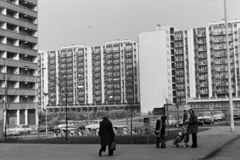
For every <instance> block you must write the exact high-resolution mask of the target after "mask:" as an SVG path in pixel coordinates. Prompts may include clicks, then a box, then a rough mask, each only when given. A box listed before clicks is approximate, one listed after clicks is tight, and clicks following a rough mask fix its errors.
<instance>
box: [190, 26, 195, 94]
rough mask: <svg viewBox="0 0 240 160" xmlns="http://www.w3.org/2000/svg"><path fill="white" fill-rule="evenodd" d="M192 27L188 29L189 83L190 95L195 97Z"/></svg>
mask: <svg viewBox="0 0 240 160" xmlns="http://www.w3.org/2000/svg"><path fill="white" fill-rule="evenodd" d="M193 35H194V34H193V29H190V30H188V60H189V85H190V97H196V81H195V79H196V75H195V65H194V64H195V60H194V54H195V53H194V36H193Z"/></svg>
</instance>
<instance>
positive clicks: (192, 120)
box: [186, 109, 198, 148]
mask: <svg viewBox="0 0 240 160" xmlns="http://www.w3.org/2000/svg"><path fill="white" fill-rule="evenodd" d="M188 113H189V114H190V117H189V119H188V120H186V122H187V123H188V133H189V134H192V146H191V147H192V148H197V132H198V119H197V116H196V115H195V114H194V111H193V109H189V110H188Z"/></svg>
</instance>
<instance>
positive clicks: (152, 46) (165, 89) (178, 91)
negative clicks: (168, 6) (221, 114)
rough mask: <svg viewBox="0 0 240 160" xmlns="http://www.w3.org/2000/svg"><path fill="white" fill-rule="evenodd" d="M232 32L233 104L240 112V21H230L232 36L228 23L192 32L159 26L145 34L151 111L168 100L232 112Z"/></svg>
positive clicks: (145, 103) (144, 87) (145, 89)
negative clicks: (230, 83) (230, 105)
mask: <svg viewBox="0 0 240 160" xmlns="http://www.w3.org/2000/svg"><path fill="white" fill-rule="evenodd" d="M160 34H162V35H160ZM226 34H228V43H229V53H230V64H231V67H230V70H231V81H232V92H233V93H232V95H233V104H234V107H235V108H236V107H238V108H239V107H240V95H239V94H240V88H239V82H240V81H239V80H240V75H239V48H240V46H239V45H240V39H239V36H240V20H233V21H229V22H228V33H226V32H225V24H224V21H221V22H213V23H209V24H208V26H207V27H201V28H193V29H190V30H180V29H177V28H175V27H174V26H161V27H159V26H158V30H157V31H152V32H145V33H140V34H139V57H140V62H139V63H140V86H141V102H140V104H141V108H146V110H145V111H147V109H149V110H151V109H152V108H155V107H157V106H158V107H161V106H163V105H164V104H165V103H167V102H166V99H168V100H169V102H171V103H173V104H175V105H177V106H181V105H183V104H190V105H191V106H192V107H193V108H201V109H202V108H204V109H213V108H214V109H216V108H217V109H224V108H225V109H227V108H229V103H228V101H229V100H228V66H227V46H226V45H227V43H226ZM170 53H171V58H170V63H171V65H170V66H169V54H170ZM154 59H155V62H153V61H154ZM155 63H156V64H155ZM155 66H157V68H156V69H155ZM163 68H164V69H163ZM170 70H171V71H170ZM147 71H149V72H150V73H149V72H147ZM146 77H147V78H146ZM169 84H171V87H170V86H169ZM154 87H156V88H154ZM161 92H162V93H161ZM170 92H171V93H170ZM163 93H164V94H163ZM163 95H164V96H165V97H164V96H163ZM142 96H143V97H142ZM146 97H148V98H146ZM157 97H159V100H158V101H156V99H157ZM144 98H145V99H144ZM164 99H165V100H164Z"/></svg>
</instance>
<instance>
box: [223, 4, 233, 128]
mask: <svg viewBox="0 0 240 160" xmlns="http://www.w3.org/2000/svg"><path fill="white" fill-rule="evenodd" d="M224 18H225V32H226V43H227V59H228V91H229V92H228V93H229V107H230V108H229V109H230V131H231V132H234V119H233V101H232V78H231V65H230V55H229V44H228V24H227V5H226V0H224Z"/></svg>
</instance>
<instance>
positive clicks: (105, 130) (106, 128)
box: [99, 119, 115, 145]
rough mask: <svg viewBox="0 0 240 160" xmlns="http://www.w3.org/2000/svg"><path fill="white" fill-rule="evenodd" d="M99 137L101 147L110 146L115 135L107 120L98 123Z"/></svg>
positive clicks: (110, 123)
mask: <svg viewBox="0 0 240 160" xmlns="http://www.w3.org/2000/svg"><path fill="white" fill-rule="evenodd" d="M99 137H101V142H100V144H101V145H110V144H111V143H112V141H113V137H115V133H114V131H113V126H112V122H110V121H109V120H108V119H103V120H102V121H101V122H100V128H99Z"/></svg>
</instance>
